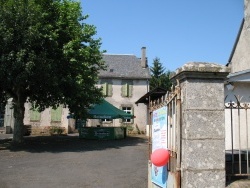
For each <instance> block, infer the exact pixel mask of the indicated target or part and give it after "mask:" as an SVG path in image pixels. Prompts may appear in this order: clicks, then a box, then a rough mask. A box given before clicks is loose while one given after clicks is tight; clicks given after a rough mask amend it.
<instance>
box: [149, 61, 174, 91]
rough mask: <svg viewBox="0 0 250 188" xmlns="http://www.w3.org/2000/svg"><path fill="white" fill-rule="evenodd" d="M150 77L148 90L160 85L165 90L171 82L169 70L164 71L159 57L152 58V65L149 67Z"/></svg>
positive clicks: (168, 88) (169, 86)
mask: <svg viewBox="0 0 250 188" xmlns="http://www.w3.org/2000/svg"><path fill="white" fill-rule="evenodd" d="M150 71H151V79H150V84H149V85H150V90H152V89H154V88H156V87H161V88H163V89H166V90H170V88H171V85H172V84H171V82H170V80H169V76H170V71H165V68H164V67H163V65H162V63H161V62H160V59H159V58H158V57H156V58H155V59H154V60H153V66H152V67H150Z"/></svg>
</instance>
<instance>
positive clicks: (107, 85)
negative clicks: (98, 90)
mask: <svg viewBox="0 0 250 188" xmlns="http://www.w3.org/2000/svg"><path fill="white" fill-rule="evenodd" d="M102 94H103V95H104V96H105V97H111V96H112V83H111V82H104V83H102Z"/></svg>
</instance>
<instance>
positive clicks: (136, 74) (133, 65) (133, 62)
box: [99, 54, 150, 79]
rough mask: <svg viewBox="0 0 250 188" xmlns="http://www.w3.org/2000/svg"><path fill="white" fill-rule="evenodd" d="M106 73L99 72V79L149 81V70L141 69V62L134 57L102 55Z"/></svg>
mask: <svg viewBox="0 0 250 188" xmlns="http://www.w3.org/2000/svg"><path fill="white" fill-rule="evenodd" d="M103 60H104V61H105V63H106V65H107V70H106V71H100V72H99V77H100V78H124V79H149V78H150V72H149V68H148V67H147V68H142V67H141V60H140V59H139V58H137V57H136V56H135V55H113V54H112V55H110V54H103Z"/></svg>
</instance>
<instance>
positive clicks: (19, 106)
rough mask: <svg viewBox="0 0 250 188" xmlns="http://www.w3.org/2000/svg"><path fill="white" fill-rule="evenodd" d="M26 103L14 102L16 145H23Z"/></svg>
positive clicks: (14, 135)
mask: <svg viewBox="0 0 250 188" xmlns="http://www.w3.org/2000/svg"><path fill="white" fill-rule="evenodd" d="M24 112H25V108H24V102H22V101H14V117H15V122H14V134H13V142H14V143H18V144H20V143H22V142H23V127H24V126H23V119H24Z"/></svg>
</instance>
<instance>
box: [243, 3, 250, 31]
mask: <svg viewBox="0 0 250 188" xmlns="http://www.w3.org/2000/svg"><path fill="white" fill-rule="evenodd" d="M244 17H245V24H246V27H247V29H250V0H244Z"/></svg>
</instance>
